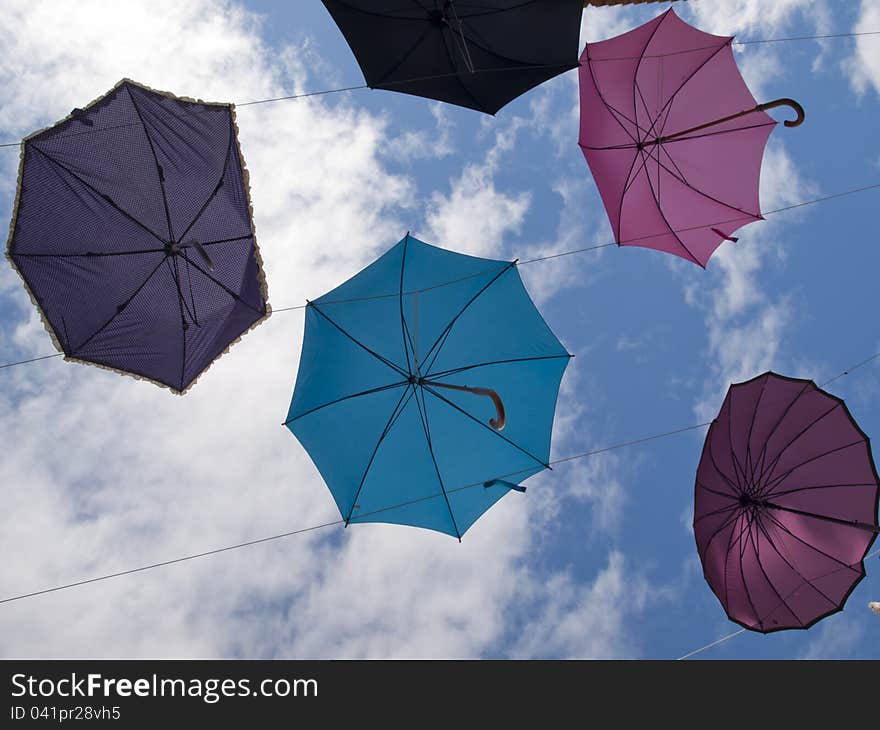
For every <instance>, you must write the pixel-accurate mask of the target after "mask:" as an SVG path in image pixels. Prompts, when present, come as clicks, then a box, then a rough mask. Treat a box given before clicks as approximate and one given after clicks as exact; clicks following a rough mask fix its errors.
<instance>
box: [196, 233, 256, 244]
mask: <svg viewBox="0 0 880 730" xmlns="http://www.w3.org/2000/svg"><path fill="white" fill-rule="evenodd" d="M253 237H254V234H253V233H247V234H245V235H243V236H233V237H232V238H218V239H217V240H216V241H202V242H200V243H201V244H202V246H214V245H216V244H218V243H233V242H234V241H244V240H245V239H247V238H253Z"/></svg>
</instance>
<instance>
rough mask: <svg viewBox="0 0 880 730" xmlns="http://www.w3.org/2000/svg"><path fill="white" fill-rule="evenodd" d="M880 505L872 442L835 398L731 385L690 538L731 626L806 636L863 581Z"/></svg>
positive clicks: (754, 383) (791, 383) (768, 382)
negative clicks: (792, 631)
mask: <svg viewBox="0 0 880 730" xmlns="http://www.w3.org/2000/svg"><path fill="white" fill-rule="evenodd" d="M878 497H880V487H878V477H877V469H876V467H875V466H874V459H873V457H872V455H871V447H870V443H869V440H868V437H867V436H866V435H865V434H864V433H863V432H862V430H861V429H860V428H859V426H858V425H857V424H856V422H855V420H853V417H852V416H851V415H850V412H849V410H847V407H846V405H845V404H844V402H843V401H842V400H841V399H840V398H836V397H834V396H833V395H830V394H829V393H826V392H825V391H824V390H821V389H820V388H818V387H817V386H816V385H815V383H813V381H811V380H798V379H796V378H788V377H785V376H782V375H777V374H775V373H772V372H767V373H764V374H763V375H759V376H758V377H756V378H753V379H752V380H748V381H746V382H744V383H738V384H734V385H731V386H730V389H729V390H728V391H727V397H726V398H725V399H724V403H723V405H722V406H721V411H720V412H719V413H718V417H717V418H715V420H714V421H712V425H711V426H710V428H709V433H708V434H707V435H706V442H705V444H704V446H703V455H702V457H701V459H700V465H699V467H698V469H697V480H696V487H695V494H694V536H695V538H696V541H697V550H698V551H699V553H700V560H701V561H702V563H703V574H704V575H705V577H706V580H707V581H708V583H709V586H710V587H711V588H712V590H713V591H714V593H715V595H716V596H717V597H718V600H719V601H721V605H722V606H723V607H724V610H725V611H726V612H727V615H728V617H729V618H730V619H731V620H732V621H736V622H737V623H738V624H740V625H741V626H743V627H745V628H747V629H751V630H753V631H760V632H761V633H769V632H771V631H781V630H783V629H806V628H809V627H810V626H812V625H813V624H814V623H816V622H817V621H819V620H820V619H822V618H824V617H825V616H828V615H830V614H832V613H835V612H837V611H840V610H841V609H842V608H843V605H844V603H845V602H846V599H847V598H848V597H849V594H850V593H851V592H852V591H853V589H854V588H855V587H856V585H857V584H858V583H859V581H860V580H861V579H862V578H863V577H864V575H865V566H864V558H865V555H866V554H867V552H868V550H869V549H870V547H871V545H872V544H873V542H874V540H875V538H876V536H877V532H878V523H877V506H878Z"/></svg>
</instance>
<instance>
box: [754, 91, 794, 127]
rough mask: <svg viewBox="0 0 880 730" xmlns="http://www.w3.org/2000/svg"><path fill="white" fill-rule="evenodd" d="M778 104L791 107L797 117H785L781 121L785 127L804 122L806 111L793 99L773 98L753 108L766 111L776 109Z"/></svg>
mask: <svg viewBox="0 0 880 730" xmlns="http://www.w3.org/2000/svg"><path fill="white" fill-rule="evenodd" d="M780 106H787V107H791V109H793V110H794V113H795V114H797V117H796V118H795V119H786V120H785V122H783V124H785V126H786V127H799V126H801V124H803V123H804V118H805V117H806V112H804V108H803V107H802V106H801V105H800V104H799V103H798V102H796V101H795V100H794V99H789V98H783V99H774V100H773V101H767V102H764V103H763V104H758V106H756V107H755V110H756V111H759V112H763V111H767V110H768V109H776V108H777V107H780Z"/></svg>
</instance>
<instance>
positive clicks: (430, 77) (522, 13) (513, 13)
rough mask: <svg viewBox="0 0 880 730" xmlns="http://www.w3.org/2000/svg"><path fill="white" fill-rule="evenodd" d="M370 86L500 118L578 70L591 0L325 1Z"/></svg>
mask: <svg viewBox="0 0 880 730" xmlns="http://www.w3.org/2000/svg"><path fill="white" fill-rule="evenodd" d="M323 1H324V5H325V6H326V7H327V10H329V11H330V14H331V15H332V16H333V19H334V20H335V21H336V24H337V25H338V26H339V28H340V30H341V31H342V33H343V35H344V36H345V39H346V40H347V41H348V44H349V46H351V49H352V51H353V52H354V55H355V57H356V58H357V61H358V63H359V64H360V67H361V71H363V74H364V78H365V79H366V81H367V85H369V86H370V87H371V88H374V89H389V90H392V91H400V92H403V93H405V94H413V95H415V96H424V97H427V98H429V99H437V100H439V101H445V102H449V103H450V104H457V105H458V106H464V107H468V108H470V109H476V110H478V111H481V112H486V113H487V114H495V113H496V112H497V111H498V110H499V109H501V107H503V106H504V105H505V104H507V103H508V102H510V101H513V99H515V98H516V97H518V96H519V95H520V94H523V93H525V92H526V91H528V90H529V89H533V88H534V87H535V86H538V85H539V84H541V83H543V82H544V81H547V80H548V79H551V78H553V77H554V76H556V75H557V74H560V73H562V72H563V71H567V70H568V69H571V68H575V67H576V66H577V64H578V58H577V54H578V34H579V31H580V19H581V12H582V10H583V0H477V1H469V0H323Z"/></svg>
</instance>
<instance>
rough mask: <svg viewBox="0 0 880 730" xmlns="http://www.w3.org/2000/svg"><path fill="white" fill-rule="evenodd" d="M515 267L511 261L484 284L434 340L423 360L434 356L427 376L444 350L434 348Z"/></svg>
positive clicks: (427, 368) (426, 369)
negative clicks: (486, 292)
mask: <svg viewBox="0 0 880 730" xmlns="http://www.w3.org/2000/svg"><path fill="white" fill-rule="evenodd" d="M514 266H516V261H511V262H510V263H508V264H507V265H506V266H504V268H502V269H501V271H499V272H498V273H497V274H495V276H493V277H492V278H491V279H490V280H489V281H488V282H487V283H486V284H484V285H483V287H482V288H481V289H480V290H479V291H478V292H477V293H476V294H474V295H473V296H472V297H471V298H470V299H469V300H468V301H467V303H466V304H465V305H464V306H463V307H462V308H461V309H460V310H459V312H458V314H456V315H455V316H454V317H453V318H452V320H451V321H450V322H449V324H448V325H446V327H445V328H444V330H443V331H442V332H441V333H440V335H439V336H438V337H437V339H436V340H434V342H433V344H432V345H431V346H430V347H429V348H428V350H427V351H426V353H425V356H424V357H423V358H422V362H426V361H427V360H428V358H429V357H432V355H433V359H432V360H431V363H430V364H429V365H428V366H427V367H426V368H425V374H426V375H427V374H428V373H430V371H431V367H432V366H433V365H434V363H435V362H436V360H437V356H438V355H439V354H440V350H441V349H442V346H441V347H440V348H438V349H437V352H436V353H435V352H434V348H435V347H437V345H438V344H439V343H440V340H441V339H443V338H444V336H446V335H448V334H449V332H451V331H452V327H453V326H454V325H455V323H456V322H457V321H458V318H459V317H461V316H462V315H463V314H464V313H465V312H466V311H467V309H468V307H470V306H471V304H473V303H474V302H475V301H476V300H477V299H478V298H479V296H480V295H481V294H483V292H485V291H486V290H487V289H488V288H489V287H490V286H492V284H494V283H495V282H496V281H498V279H500V278H501V277H502V276H503V275H504V274H506V273H507V272H508V271H510V270H511V269H512V268H513V267H514Z"/></svg>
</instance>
